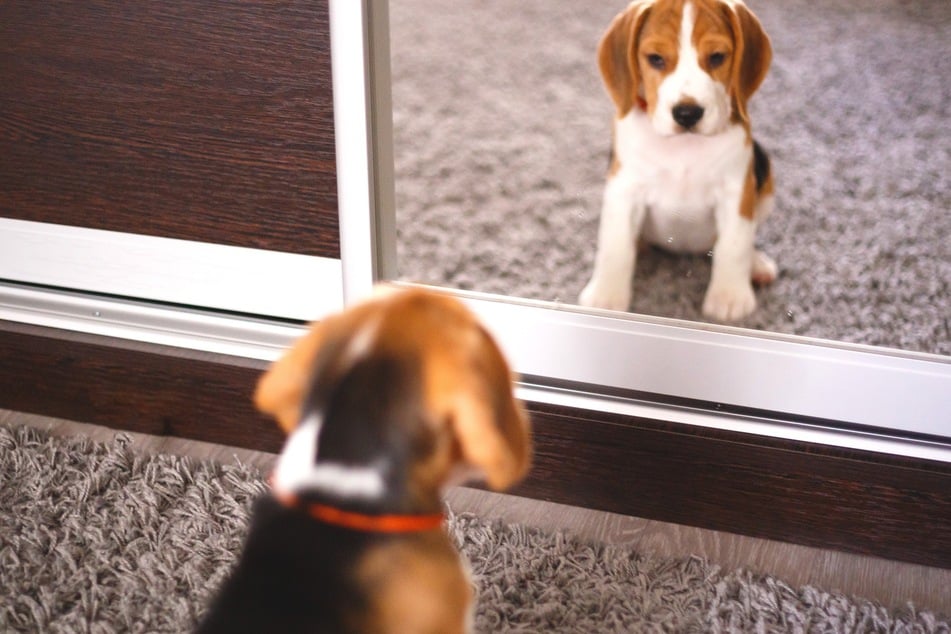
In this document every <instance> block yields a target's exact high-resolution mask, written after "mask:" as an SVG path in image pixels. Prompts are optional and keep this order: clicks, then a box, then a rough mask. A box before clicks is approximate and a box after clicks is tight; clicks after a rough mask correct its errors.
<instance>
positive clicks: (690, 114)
mask: <svg viewBox="0 0 951 634" xmlns="http://www.w3.org/2000/svg"><path fill="white" fill-rule="evenodd" d="M671 115H672V116H673V118H674V121H676V122H677V125H679V126H680V127H681V128H683V129H684V130H690V129H691V128H693V127H694V126H695V125H697V123H698V122H699V121H700V119H702V118H703V107H701V106H698V105H697V104H695V103H679V104H677V105H676V106H674V107H673V109H672V110H671Z"/></svg>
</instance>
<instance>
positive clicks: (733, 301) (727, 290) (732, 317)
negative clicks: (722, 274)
mask: <svg viewBox="0 0 951 634" xmlns="http://www.w3.org/2000/svg"><path fill="white" fill-rule="evenodd" d="M754 310H756V295H754V294H753V287H752V286H751V285H750V284H749V282H747V283H742V284H741V283H734V284H711V285H710V288H708V289H707V296H706V298H705V299H704V300H703V314H704V315H706V316H707V317H710V318H712V319H716V320H717V321H737V320H739V319H743V318H744V317H746V316H747V315H749V314H750V313H752V312H753V311H754Z"/></svg>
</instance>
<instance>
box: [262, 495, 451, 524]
mask: <svg viewBox="0 0 951 634" xmlns="http://www.w3.org/2000/svg"><path fill="white" fill-rule="evenodd" d="M272 492H273V493H274V497H276V498H277V499H278V501H279V502H280V503H281V504H283V505H284V506H287V507H290V508H300V509H303V510H305V511H307V514H308V515H310V516H311V517H313V518H314V519H316V520H318V521H320V522H324V523H325V524H333V525H334V526H340V527H342V528H349V529H351V530H356V531H362V532H365V533H418V532H423V531H431V530H435V529H437V528H440V527H442V523H443V520H445V517H444V516H443V515H442V513H434V514H432V515H365V514H363V513H354V512H352V511H344V510H342V509H338V508H336V507H334V506H328V505H326V504H317V503H315V502H301V501H300V499H299V498H298V497H297V496H296V495H294V494H293V493H284V492H281V491H277V490H276V489H274V488H273V487H272Z"/></svg>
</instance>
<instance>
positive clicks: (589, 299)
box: [578, 175, 645, 310]
mask: <svg viewBox="0 0 951 634" xmlns="http://www.w3.org/2000/svg"><path fill="white" fill-rule="evenodd" d="M644 213H645V209H644V204H643V202H640V201H638V200H636V191H635V188H634V187H632V186H631V185H630V184H628V183H625V182H624V179H622V178H619V177H618V175H614V176H612V177H611V178H609V179H608V182H607V184H606V185H605V187H604V202H603V204H602V207H601V224H600V226H599V228H598V251H597V254H596V255H595V260H594V272H593V273H592V274H591V281H589V282H588V284H587V285H586V286H585V287H584V290H582V291H581V295H580V296H579V298H578V303H580V304H581V305H582V306H589V307H591V308H606V309H609V310H627V309H628V308H629V307H630V305H631V278H632V277H633V276H634V261H635V258H636V257H637V241H636V237H637V235H638V234H639V233H640V229H641V224H642V223H643V222H644Z"/></svg>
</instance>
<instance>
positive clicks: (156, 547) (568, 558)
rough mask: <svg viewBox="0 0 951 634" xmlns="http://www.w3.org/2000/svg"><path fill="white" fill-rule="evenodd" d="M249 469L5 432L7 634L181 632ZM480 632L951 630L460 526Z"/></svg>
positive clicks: (912, 616)
mask: <svg viewBox="0 0 951 634" xmlns="http://www.w3.org/2000/svg"><path fill="white" fill-rule="evenodd" d="M264 491H265V485H264V482H263V481H262V478H261V474H260V473H259V472H258V471H257V470H255V469H252V468H247V467H240V466H237V467H234V466H220V465H216V464H213V463H200V462H196V461H191V460H187V459H184V458H180V457H175V456H167V455H157V456H146V455H143V454H141V453H138V452H136V451H133V450H132V448H131V443H130V441H129V440H128V438H127V437H123V436H121V435H120V436H118V437H117V439H116V440H115V441H113V442H111V443H106V444H101V443H93V442H90V441H88V440H83V439H63V438H51V437H48V436H46V435H45V434H43V433H41V432H38V431H36V430H33V429H28V428H18V429H12V430H11V429H8V428H5V427H0V631H3V632H46V631H57V632H184V631H188V630H189V629H191V628H192V627H194V625H195V623H196V622H197V619H198V618H200V615H201V614H202V611H203V609H204V605H205V602H206V601H207V600H208V598H209V595H210V593H211V592H213V590H214V589H215V588H216V587H217V586H218V584H219V583H220V582H221V580H222V578H223V576H224V575H225V574H227V571H228V569H229V567H230V566H231V565H232V563H233V562H234V560H235V556H236V553H237V552H238V550H239V549H240V547H241V543H242V539H243V536H244V531H245V527H246V523H247V521H248V511H249V508H250V505H251V503H252V501H253V500H254V499H255V498H256V497H257V496H259V495H261V494H262V493H264ZM449 529H450V531H451V533H452V535H453V537H454V539H455V541H456V543H457V544H459V546H460V547H461V549H462V551H463V552H464V553H465V554H466V556H467V557H468V558H469V560H470V561H471V563H472V567H473V571H474V573H475V578H476V580H477V582H478V585H479V586H480V588H481V591H480V597H481V599H480V602H479V607H478V614H477V618H476V626H477V627H476V629H477V631H479V632H647V631H651V632H653V631H676V632H715V631H731V632H732V631H751V632H752V631H756V632H795V631H803V632H804V631H809V632H813V631H815V632H945V633H947V632H949V623H948V621H944V620H941V619H940V618H939V617H938V616H936V615H935V614H933V613H930V612H925V611H917V610H915V609H913V608H912V607H910V606H909V608H908V609H906V610H902V611H899V612H890V611H888V610H886V609H884V608H882V607H880V606H877V605H875V604H873V603H870V602H868V601H863V600H860V599H852V598H848V597H845V596H841V595H838V594H835V593H830V592H825V591H823V590H821V589H818V588H812V587H805V588H793V587H790V586H789V585H787V584H785V583H783V582H782V581H780V580H778V579H774V578H771V577H764V576H757V575H753V574H750V573H748V572H743V571H736V572H727V571H723V570H719V569H717V568H715V567H712V566H710V565H708V564H706V563H704V562H703V561H702V560H700V559H697V558H687V559H677V560H664V559H651V558H646V557H643V556H641V555H638V554H637V553H635V552H630V551H628V550H624V549H622V548H614V547H606V546H601V545H596V544H586V543H582V542H579V541H577V540H575V539H572V538H570V537H566V536H564V535H557V534H546V533H542V532H539V531H536V530H528V529H524V528H519V527H513V526H503V525H499V524H491V523H487V522H485V521H483V520H480V519H478V518H475V517H469V516H455V517H452V518H451V519H450V523H449Z"/></svg>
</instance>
